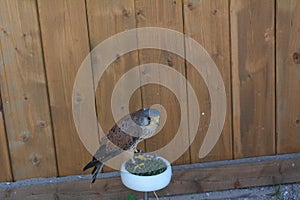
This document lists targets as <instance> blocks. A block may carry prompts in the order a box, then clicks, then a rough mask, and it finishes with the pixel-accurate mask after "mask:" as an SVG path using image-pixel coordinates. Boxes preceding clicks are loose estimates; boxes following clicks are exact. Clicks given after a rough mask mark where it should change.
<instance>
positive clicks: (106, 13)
mask: <svg viewBox="0 0 300 200" xmlns="http://www.w3.org/2000/svg"><path fill="white" fill-rule="evenodd" d="M87 11H88V22H89V33H90V46H91V48H92V49H94V48H95V47H97V45H99V44H100V43H101V42H103V41H104V40H105V39H107V38H109V37H111V36H113V35H115V34H117V33H120V32H123V31H126V30H129V29H134V28H135V27H136V20H135V10H134V1H133V0H125V1H124V0H113V1H112V0H105V1H103V0H88V1H87ZM103 22H105V26H104V24H103ZM99 27H101V28H99ZM125 45H126V43H121V42H119V43H118V45H117V46H112V47H111V48H112V49H116V52H115V53H116V60H115V61H114V62H113V63H112V64H111V65H110V66H108V68H107V69H106V70H105V72H104V74H103V75H102V77H101V79H100V81H99V83H97V85H96V87H97V90H96V104H97V114H98V121H99V123H100V125H101V127H102V129H103V131H104V132H105V133H106V132H107V131H108V130H109V129H110V128H112V127H113V125H114V124H115V123H116V121H115V120H114V118H113V115H112V107H111V100H112V93H113V90H114V89H115V86H116V83H117V82H118V81H119V80H120V78H121V77H122V76H123V75H124V74H125V73H126V72H128V70H130V69H132V68H133V67H135V66H138V54H137V51H134V52H131V53H128V54H126V55H123V56H120V55H118V53H117V49H118V48H124V47H125ZM99 56H100V55H99ZM92 61H93V62H92V65H93V68H96V67H97V66H98V65H99V64H98V63H97V60H96V59H93V60H92ZM123 87H124V88H123V89H124V90H123V93H122V94H121V95H120V96H118V97H117V98H119V99H124V96H125V95H126V94H127V93H128V92H131V91H128V86H126V85H123ZM127 106H128V107H129V112H133V111H136V110H138V109H140V108H142V102H141V92H140V89H138V90H136V92H135V93H134V94H133V96H132V97H131V101H130V102H129V105H128V104H127V102H122V104H121V105H118V107H114V108H113V109H116V110H117V109H118V110H124V109H125V107H127ZM116 120H117V119H116ZM138 149H143V150H145V149H144V144H143V143H141V144H140V145H139V147H138ZM104 171H108V169H107V168H104Z"/></svg>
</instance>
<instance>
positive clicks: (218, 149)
mask: <svg viewBox="0 0 300 200" xmlns="http://www.w3.org/2000/svg"><path fill="white" fill-rule="evenodd" d="M184 32H185V34H187V35H189V36H190V37H191V38H193V39H194V40H196V41H197V42H198V43H199V44H201V45H202V46H203V47H204V48H205V50H206V51H207V52H208V54H209V56H210V57H211V58H212V59H213V60H214V62H215V63H216V65H217V67H218V69H219V71H220V73H221V75H222V78H223V82H224V85H225V90H226V96H227V99H226V102H227V111H226V113H227V115H226V121H225V124H224V128H223V132H222V134H221V137H220V138H219V140H218V142H217V144H216V145H215V147H214V148H213V150H212V151H211V152H210V153H209V154H208V155H207V157H206V158H204V159H201V160H200V159H199V150H200V147H201V145H202V143H203V139H204V136H205V135H206V133H207V129H208V126H209V123H210V118H211V99H210V95H209V93H208V89H207V86H206V84H205V82H204V80H203V78H202V75H201V74H199V73H198V72H197V71H196V69H195V66H192V65H191V64H190V63H187V79H188V81H189V82H190V83H191V85H192V86H193V89H194V91H195V93H196V95H197V98H198V102H199V106H200V111H201V118H200V123H199V129H198V133H197V136H196V138H195V140H194V142H193V144H192V145H191V161H192V162H193V163H195V162H199V161H208V160H210V161H211V160H224V159H231V158H232V127H231V124H232V123H231V117H232V116H231V115H232V114H231V74H230V72H231V70H230V38H229V34H230V29H229V1H218V0H212V1H202V0H193V1H190V0H185V1H184ZM186 48H188V46H187V47H186ZM207 71H208V74H209V69H207ZM188 92H191V91H188Z"/></svg>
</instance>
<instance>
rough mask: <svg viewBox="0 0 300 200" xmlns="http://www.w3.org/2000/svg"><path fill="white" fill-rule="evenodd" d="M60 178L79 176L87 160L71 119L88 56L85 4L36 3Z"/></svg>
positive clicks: (69, 0) (68, 0)
mask: <svg viewBox="0 0 300 200" xmlns="http://www.w3.org/2000/svg"><path fill="white" fill-rule="evenodd" d="M38 8H39V17H40V24H41V32H42V42H43V49H44V58H45V66H46V72H47V80H48V87H49V96H50V107H51V114H52V121H53V128H54V136H55V144H56V154H57V162H58V172H59V175H60V176H65V175H71V174H80V173H82V168H83V166H84V165H85V163H87V162H88V161H89V160H90V156H91V155H90V154H89V153H88V152H87V150H86V149H85V147H84V146H83V144H82V143H81V141H80V139H79V137H78V135H77V132H76V129H75V125H74V121H73V116H72V90H73V84H74V80H75V76H76V73H77V71H78V69H79V67H80V64H81V63H82V61H83V59H84V58H85V57H86V56H87V55H88V53H89V41H88V32H87V23H86V10H85V1H84V0H55V1H48V0H38Z"/></svg>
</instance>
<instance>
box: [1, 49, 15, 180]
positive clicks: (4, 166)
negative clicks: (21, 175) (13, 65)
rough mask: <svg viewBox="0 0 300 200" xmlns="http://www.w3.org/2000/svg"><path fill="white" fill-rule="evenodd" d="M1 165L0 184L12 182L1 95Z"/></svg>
mask: <svg viewBox="0 0 300 200" xmlns="http://www.w3.org/2000/svg"><path fill="white" fill-rule="evenodd" d="M0 46H1V45H0ZM0 52H1V49H0ZM1 68H2V57H1V53H0V70H1ZM0 163H1V170H0V182H1V181H12V180H13V177H12V174H11V165H10V159H9V151H8V145H7V137H6V130H5V126H4V119H3V107H2V101H1V95H0Z"/></svg>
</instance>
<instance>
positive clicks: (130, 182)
mask: <svg viewBox="0 0 300 200" xmlns="http://www.w3.org/2000/svg"><path fill="white" fill-rule="evenodd" d="M157 157H158V158H160V159H162V160H163V161H164V162H165V163H166V165H167V169H166V170H165V171H164V172H162V173H160V174H157V175H153V176H138V175H134V174H131V173H130V172H128V171H127V170H126V168H125V165H126V162H127V161H125V162H123V164H122V166H121V180H122V182H123V184H124V185H125V186H126V187H128V188H130V189H132V190H136V191H140V192H150V191H156V190H160V189H163V188H164V187H166V186H167V185H168V184H169V183H170V181H171V177H172V169H171V165H170V163H169V161H167V160H166V159H164V158H162V157H159V156H157Z"/></svg>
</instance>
